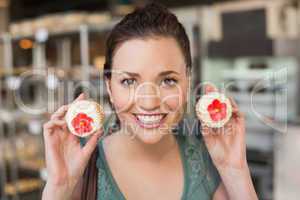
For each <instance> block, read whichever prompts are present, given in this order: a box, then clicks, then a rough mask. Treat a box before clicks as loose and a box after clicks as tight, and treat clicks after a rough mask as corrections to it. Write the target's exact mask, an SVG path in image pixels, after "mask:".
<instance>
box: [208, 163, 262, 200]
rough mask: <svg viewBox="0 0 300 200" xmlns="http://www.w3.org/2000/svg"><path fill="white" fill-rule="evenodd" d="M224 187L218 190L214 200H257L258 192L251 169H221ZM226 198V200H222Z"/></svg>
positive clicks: (221, 186)
mask: <svg viewBox="0 0 300 200" xmlns="http://www.w3.org/2000/svg"><path fill="white" fill-rule="evenodd" d="M218 171H219V173H220V176H221V178H222V182H223V183H222V185H220V186H219V188H218V189H217V191H216V193H215V196H214V200H223V199H228V200H229V199H230V200H238V199H243V200H257V199H258V198H257V196H256V192H255V189H254V186H253V184H252V180H251V176H250V172H249V168H248V167H245V168H243V169H234V168H228V169H219V170H218ZM222 196H223V197H225V198H222Z"/></svg>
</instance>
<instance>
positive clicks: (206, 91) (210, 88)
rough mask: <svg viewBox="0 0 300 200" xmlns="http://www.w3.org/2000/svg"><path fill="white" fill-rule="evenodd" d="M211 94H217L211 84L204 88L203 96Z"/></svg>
mask: <svg viewBox="0 0 300 200" xmlns="http://www.w3.org/2000/svg"><path fill="white" fill-rule="evenodd" d="M211 92H218V89H217V88H216V87H215V86H213V85H212V84H206V85H205V87H204V94H208V93H211Z"/></svg>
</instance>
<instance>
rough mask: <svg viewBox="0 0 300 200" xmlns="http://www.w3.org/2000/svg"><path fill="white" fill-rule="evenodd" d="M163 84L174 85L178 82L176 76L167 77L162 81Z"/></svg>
mask: <svg viewBox="0 0 300 200" xmlns="http://www.w3.org/2000/svg"><path fill="white" fill-rule="evenodd" d="M162 84H163V85H164V86H173V85H175V84H177V80H176V79H174V78H166V79H164V80H163V81H162Z"/></svg>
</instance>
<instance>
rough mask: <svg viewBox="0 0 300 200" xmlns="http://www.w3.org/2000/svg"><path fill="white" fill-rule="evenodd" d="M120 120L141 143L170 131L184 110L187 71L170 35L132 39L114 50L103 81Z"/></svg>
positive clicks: (161, 136) (152, 140)
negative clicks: (110, 68)
mask: <svg viewBox="0 0 300 200" xmlns="http://www.w3.org/2000/svg"><path fill="white" fill-rule="evenodd" d="M106 83H107V86H108V87H107V88H108V91H109V94H110V98H111V101H112V104H113V105H114V107H115V110H116V112H117V115H118V117H119V119H120V122H121V127H127V128H129V129H127V130H129V131H130V132H131V134H134V136H135V137H136V138H138V139H139V140H141V141H142V142H144V143H148V144H153V143H156V142H158V141H160V140H161V139H162V138H163V137H164V136H165V135H166V134H170V133H171V131H170V130H171V128H172V126H174V125H176V124H177V123H178V122H179V121H180V119H181V117H182V114H183V113H184V107H185V104H186V100H187V88H188V74H187V71H186V65H185V60H184V57H183V54H182V52H181V50H180V48H179V46H178V44H177V42H176V41H175V40H174V39H173V38H171V37H155V38H147V39H132V40H129V41H126V42H124V43H122V44H121V45H120V46H119V47H118V48H117V49H116V52H115V55H114V57H113V64H112V75H111V79H110V80H107V81H106Z"/></svg>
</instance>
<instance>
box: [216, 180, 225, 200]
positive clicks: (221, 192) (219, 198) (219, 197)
mask: <svg viewBox="0 0 300 200" xmlns="http://www.w3.org/2000/svg"><path fill="white" fill-rule="evenodd" d="M213 200H229V197H228V193H227V191H226V189H225V186H224V184H223V183H221V184H220V185H219V187H218V188H217V190H216V192H215V194H214V197H213Z"/></svg>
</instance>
